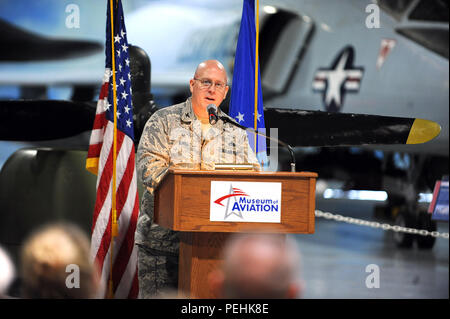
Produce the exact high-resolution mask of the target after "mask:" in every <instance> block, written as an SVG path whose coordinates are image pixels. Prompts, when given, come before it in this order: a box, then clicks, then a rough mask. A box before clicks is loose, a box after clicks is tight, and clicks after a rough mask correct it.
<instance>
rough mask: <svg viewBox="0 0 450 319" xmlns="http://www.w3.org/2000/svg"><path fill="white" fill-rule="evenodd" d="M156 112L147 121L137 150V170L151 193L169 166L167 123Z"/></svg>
mask: <svg viewBox="0 0 450 319" xmlns="http://www.w3.org/2000/svg"><path fill="white" fill-rule="evenodd" d="M163 119H164V118H163V117H162V116H161V115H160V114H158V112H157V113H155V114H153V116H152V117H150V119H149V120H148V121H147V123H146V124H145V127H144V131H143V133H142V137H141V140H140V141H139V146H138V150H137V172H138V174H139V177H140V179H141V181H142V183H143V185H144V186H145V188H146V189H147V190H148V191H149V192H150V194H153V191H154V190H155V188H156V186H158V184H159V182H160V181H161V179H162V178H163V177H164V175H165V173H166V172H167V170H168V167H169V160H170V158H169V145H168V144H169V142H168V136H167V124H166V123H164V120H163Z"/></svg>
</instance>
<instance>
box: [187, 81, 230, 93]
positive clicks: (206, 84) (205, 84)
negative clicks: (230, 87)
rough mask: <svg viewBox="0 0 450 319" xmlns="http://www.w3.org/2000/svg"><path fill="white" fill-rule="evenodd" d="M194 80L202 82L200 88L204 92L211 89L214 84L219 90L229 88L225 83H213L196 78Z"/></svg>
mask: <svg viewBox="0 0 450 319" xmlns="http://www.w3.org/2000/svg"><path fill="white" fill-rule="evenodd" d="M194 80H196V81H199V82H200V88H201V89H203V90H206V89H209V88H210V87H211V86H212V85H213V84H214V85H215V87H216V89H217V90H220V91H222V90H225V87H226V86H227V84H226V83H223V82H215V83H213V81H211V80H209V79H196V78H194Z"/></svg>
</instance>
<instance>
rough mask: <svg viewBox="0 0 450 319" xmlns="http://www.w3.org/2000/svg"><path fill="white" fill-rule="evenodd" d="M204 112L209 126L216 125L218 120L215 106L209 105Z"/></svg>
mask: <svg viewBox="0 0 450 319" xmlns="http://www.w3.org/2000/svg"><path fill="white" fill-rule="evenodd" d="M206 110H207V111H208V119H209V124H211V125H214V124H216V123H217V120H218V116H217V106H215V105H214V104H209V105H208V106H207V107H206Z"/></svg>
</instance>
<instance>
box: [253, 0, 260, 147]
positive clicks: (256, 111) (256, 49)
mask: <svg viewBox="0 0 450 319" xmlns="http://www.w3.org/2000/svg"><path fill="white" fill-rule="evenodd" d="M255 14H256V28H255V29H256V45H255V47H256V48H255V51H256V52H255V113H254V114H255V117H254V127H253V128H254V130H255V131H257V130H258V128H257V124H258V66H259V61H258V56H259V54H258V52H259V49H258V48H259V0H256V10H255ZM256 140H257V135H256V133H255V134H254V144H253V145H255V153H256V154H257V153H258V146H257V144H256Z"/></svg>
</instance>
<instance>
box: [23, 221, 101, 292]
mask: <svg viewBox="0 0 450 319" xmlns="http://www.w3.org/2000/svg"><path fill="white" fill-rule="evenodd" d="M89 251H90V242H89V238H88V237H87V236H86V234H85V233H84V232H82V231H81V230H80V229H79V228H78V227H77V226H75V225H70V224H51V225H47V226H44V227H43V228H40V229H38V230H36V231H35V232H34V233H33V234H32V235H31V236H30V237H29V238H28V240H27V241H26V242H25V244H24V246H23V248H22V256H21V272H22V281H23V286H22V289H23V297H25V298H49V299H53V298H57V299H66V298H67V299H71V298H75V299H79V298H93V297H95V295H96V292H97V289H98V287H99V282H100V281H99V277H98V272H97V269H96V267H95V266H94V265H93V264H92V263H91V260H90V255H89Z"/></svg>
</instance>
